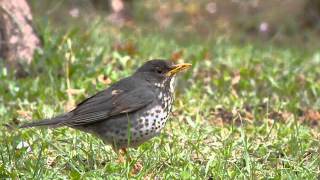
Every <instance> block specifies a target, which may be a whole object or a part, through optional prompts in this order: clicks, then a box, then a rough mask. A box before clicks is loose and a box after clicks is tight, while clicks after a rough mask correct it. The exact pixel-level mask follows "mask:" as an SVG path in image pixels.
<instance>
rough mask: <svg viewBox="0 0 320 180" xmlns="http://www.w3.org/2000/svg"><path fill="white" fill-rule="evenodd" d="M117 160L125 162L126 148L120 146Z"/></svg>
mask: <svg viewBox="0 0 320 180" xmlns="http://www.w3.org/2000/svg"><path fill="white" fill-rule="evenodd" d="M118 156H119V157H118V161H119V162H120V163H125V162H126V156H127V149H125V148H121V149H119V151H118ZM128 160H129V161H130V158H128Z"/></svg>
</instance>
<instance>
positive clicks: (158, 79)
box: [136, 59, 191, 86]
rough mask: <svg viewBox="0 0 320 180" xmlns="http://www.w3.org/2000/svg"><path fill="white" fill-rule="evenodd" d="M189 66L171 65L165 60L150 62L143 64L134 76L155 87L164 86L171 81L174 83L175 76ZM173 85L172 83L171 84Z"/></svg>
mask: <svg viewBox="0 0 320 180" xmlns="http://www.w3.org/2000/svg"><path fill="white" fill-rule="evenodd" d="M190 66H191V64H187V63H183V64H173V63H172V62H170V61H167V60H159V59H155V60H150V61H147V62H146V63H144V64H143V65H142V66H141V67H140V68H138V70H137V71H136V74H138V75H141V77H142V78H144V79H145V80H147V81H149V82H152V84H155V85H157V86H158V85H159V86H160V85H164V84H165V83H166V82H167V83H170V81H171V80H173V81H174V77H175V75H176V74H177V73H178V72H180V71H182V70H184V69H187V68H189V67H190ZM171 83H173V82H171Z"/></svg>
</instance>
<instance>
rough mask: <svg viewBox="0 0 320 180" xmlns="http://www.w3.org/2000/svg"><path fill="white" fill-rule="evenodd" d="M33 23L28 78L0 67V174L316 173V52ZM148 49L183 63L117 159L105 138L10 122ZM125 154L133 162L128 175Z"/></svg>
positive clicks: (79, 92)
mask: <svg viewBox="0 0 320 180" xmlns="http://www.w3.org/2000/svg"><path fill="white" fill-rule="evenodd" d="M39 33H40V34H41V35H42V37H43V50H41V51H38V52H37V55H36V57H35V59H34V61H33V62H32V64H31V65H30V66H28V67H27V71H28V73H29V75H28V76H27V77H24V78H15V77H14V76H13V75H12V73H9V72H8V71H6V69H4V68H1V69H0V79H1V82H0V83H1V86H0V94H1V95H2V96H0V102H1V103H0V117H1V123H2V124H4V126H1V127H0V177H1V178H12V179H20V178H21V179H50V178H52V179H53V178H54V179H56V178H59V179H89V178H97V179H104V178H106V177H108V178H114V179H122V178H124V177H125V178H136V179H142V178H152V179H153V178H156V177H158V178H161V179H212V178H214V179H261V178H265V179H302V178H304V179H317V178H319V173H320V169H319V167H320V157H319V152H320V149H319V147H320V143H319V132H320V131H319V122H317V118H315V117H313V116H315V115H316V112H318V111H317V110H318V109H319V108H320V101H319V98H318V97H319V93H320V83H319V76H320V69H319V68H318V67H319V66H320V51H317V50H314V51H309V52H307V51H305V50H303V49H293V48H292V49H291V48H280V47H275V46H274V45H272V44H266V45H256V44H239V43H238V44H237V43H235V44H234V43H233V42H232V41H231V40H229V39H225V38H224V37H220V38H214V39H213V38H210V39H206V40H203V39H202V40H197V39H195V40H194V41H190V42H189V43H180V42H179V41H176V40H175V39H172V38H169V37H166V36H162V35H161V34H150V33H147V34H143V33H139V32H132V33H123V32H120V31H119V30H118V29H112V28H110V29H109V30H106V29H105V28H103V27H101V26H100V25H94V26H93V28H92V29H89V30H87V31H85V32H82V31H79V30H78V29H73V30H70V31H69V32H67V33H59V32H53V31H52V30H51V29H50V26H47V27H46V28H42V29H41V31H40V32H39ZM156 57H161V58H170V57H173V58H174V59H176V60H178V61H185V62H190V63H192V64H193V67H192V69H190V70H189V71H188V72H186V73H184V74H183V75H182V76H180V78H179V83H178V87H177V93H176V100H175V106H174V109H173V114H172V116H171V117H170V120H169V122H168V123H167V125H166V128H165V129H164V130H163V133H162V134H161V135H160V136H159V137H156V138H154V139H152V140H151V141H149V142H147V143H145V144H143V145H141V146H140V147H139V148H138V149H131V150H130V151H129V154H130V156H131V158H132V161H131V162H126V163H123V164H121V163H118V162H117V154H116V153H114V152H113V151H112V149H111V147H110V146H106V145H105V144H103V142H102V141H100V140H99V139H97V138H95V137H93V136H91V135H88V134H85V133H82V132H79V131H76V130H72V129H70V128H59V129H22V130H21V129H16V126H17V124H19V123H22V122H27V121H30V120H31V119H42V118H48V117H52V116H53V115H57V114H59V113H62V112H64V111H66V110H67V109H70V107H72V106H73V105H74V103H75V102H80V101H81V100H82V99H84V98H85V97H87V96H89V95H92V94H94V93H95V92H97V91H99V90H102V89H104V88H105V87H107V86H108V83H109V82H110V81H111V82H115V81H117V80H118V79H120V78H123V77H126V76H128V75H130V74H131V73H132V72H133V71H134V69H135V68H137V67H138V66H139V65H141V64H142V63H143V62H144V61H145V60H147V59H151V58H156ZM68 89H69V90H68ZM70 89H71V90H70ZM310 112H313V114H311V115H310ZM312 115H313V116H312ZM136 162H140V163H141V164H143V168H142V170H141V171H140V172H138V173H137V174H132V173H130V172H131V171H132V167H133V165H134V164H135V163H136Z"/></svg>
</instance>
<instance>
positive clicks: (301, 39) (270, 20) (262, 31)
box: [29, 0, 320, 49]
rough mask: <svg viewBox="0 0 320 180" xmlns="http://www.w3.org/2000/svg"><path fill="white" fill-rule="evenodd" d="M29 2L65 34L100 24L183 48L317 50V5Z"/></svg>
mask: <svg viewBox="0 0 320 180" xmlns="http://www.w3.org/2000/svg"><path fill="white" fill-rule="evenodd" d="M29 2H30V4H31V7H32V9H33V14H34V16H35V18H36V19H37V20H41V21H46V20H47V22H50V23H52V24H53V25H59V26H57V27H61V25H62V27H63V28H65V29H68V27H70V26H72V27H74V26H77V27H78V28H79V30H87V29H88V28H89V29H90V28H94V27H92V22H94V21H96V22H97V23H102V24H103V25H105V26H104V27H105V29H106V31H113V32H114V33H117V31H120V30H122V32H123V31H125V30H127V32H128V33H140V34H145V33H150V34H153V33H162V34H164V35H167V37H170V38H174V39H175V40H176V41H178V42H183V43H185V42H186V41H189V42H192V41H194V40H195V39H197V40H199V41H208V40H209V41H210V40H212V39H216V38H218V37H219V38H225V39H232V40H234V41H236V42H239V43H242V42H248V41H255V42H258V43H261V44H264V43H266V42H271V43H273V44H275V45H279V46H288V45H289V46H298V47H301V46H302V47H306V48H309V49H310V48H312V49H314V48H318V47H319V43H318V38H319V36H320V2H319V1H317V0H299V1H292V0H268V1H263V0H229V1H224V0H215V1H212V0H202V1H198V0H177V1H170V0H154V1H142V0H138V1H131V0H113V1H111V0H110V1H107V0H91V1H89V0H69V1H64V0H58V1H49V0H42V1H36V0H30V1H29ZM39 17H41V18H39ZM43 17H45V18H43ZM97 19H98V20H97ZM118 33H119V32H118Z"/></svg>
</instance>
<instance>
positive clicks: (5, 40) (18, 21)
mask: <svg viewBox="0 0 320 180" xmlns="http://www.w3.org/2000/svg"><path fill="white" fill-rule="evenodd" d="M39 44H40V41H39V38H38V36H37V35H36V33H35V31H34V29H33V27H32V15H31V11H30V8H29V6H28V4H27V2H26V0H0V58H1V59H3V60H4V61H5V63H6V65H7V67H8V68H9V69H16V70H17V73H18V74H19V73H22V71H23V65H24V64H28V63H30V62H31V61H32V58H33V54H34V51H35V49H36V48H37V47H39Z"/></svg>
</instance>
